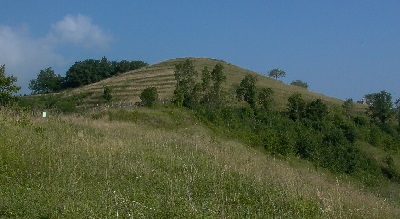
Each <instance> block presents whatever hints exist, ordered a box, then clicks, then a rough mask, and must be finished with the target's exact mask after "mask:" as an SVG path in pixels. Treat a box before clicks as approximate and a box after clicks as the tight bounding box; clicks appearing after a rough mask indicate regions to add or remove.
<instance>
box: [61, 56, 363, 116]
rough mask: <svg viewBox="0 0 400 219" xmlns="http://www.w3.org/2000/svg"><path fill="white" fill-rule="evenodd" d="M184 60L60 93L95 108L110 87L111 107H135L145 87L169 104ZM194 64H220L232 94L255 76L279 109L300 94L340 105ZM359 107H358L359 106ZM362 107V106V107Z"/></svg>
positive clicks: (230, 68)
mask: <svg viewBox="0 0 400 219" xmlns="http://www.w3.org/2000/svg"><path fill="white" fill-rule="evenodd" d="M186 59H187V58H177V59H171V60H167V61H163V62H160V63H156V64H153V65H150V66H147V67H144V68H141V69H138V70H134V71H130V72H126V73H122V74H119V75H116V76H113V77H111V78H108V79H105V80H102V81H99V82H97V83H93V84H90V85H86V86H83V87H80V88H76V89H72V90H68V91H63V92H62V95H63V96H69V95H73V94H79V93H81V94H88V95H86V98H84V100H83V102H82V105H81V106H88V107H89V106H94V105H97V104H99V103H101V102H102V97H101V95H102V94H103V88H104V86H110V87H111V88H112V95H113V99H112V103H115V104H118V103H120V102H123V103H135V102H138V101H140V98H139V96H140V93H141V92H142V91H143V90H144V89H145V88H147V87H153V86H154V87H156V88H157V91H158V94H159V99H161V100H170V99H171V98H172V94H173V91H174V89H175V83H176V81H175V78H174V70H175V65H176V64H178V63H180V62H182V61H184V60H186ZM190 59H191V60H193V61H194V62H193V63H194V65H195V68H196V70H197V71H198V72H201V70H202V69H203V68H204V66H207V67H208V68H209V69H212V68H213V67H214V66H215V65H216V64H217V63H221V64H222V65H223V66H224V72H225V73H226V76H227V80H226V83H224V87H225V89H228V90H232V91H233V92H234V89H235V86H237V85H238V84H239V83H240V81H241V80H242V79H243V77H244V76H245V75H246V74H251V75H255V76H257V79H258V85H259V86H260V87H269V88H272V89H273V90H274V92H275V97H274V99H275V100H276V104H277V106H278V107H280V108H282V107H285V105H286V103H287V102H286V100H287V98H288V97H289V96H290V95H291V94H293V93H300V94H302V95H303V96H304V97H305V98H306V99H317V98H320V99H322V100H324V101H326V102H328V103H332V104H336V105H340V104H341V102H342V101H341V100H338V99H335V98H332V97H328V96H325V95H322V94H318V93H315V92H311V91H309V90H307V89H304V88H300V87H296V86H292V85H287V84H285V83H283V82H281V81H279V80H275V79H273V78H269V77H266V76H264V75H261V74H259V73H256V72H253V71H250V70H247V69H243V68H241V67H238V66H236V65H233V64H231V63H228V62H225V61H222V60H216V59H210V58H190ZM359 107H360V106H359ZM361 107H362V106H361Z"/></svg>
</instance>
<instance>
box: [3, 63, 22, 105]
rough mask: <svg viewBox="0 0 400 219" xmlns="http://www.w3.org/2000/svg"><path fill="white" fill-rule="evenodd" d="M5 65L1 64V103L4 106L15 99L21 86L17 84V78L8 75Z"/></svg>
mask: <svg viewBox="0 0 400 219" xmlns="http://www.w3.org/2000/svg"><path fill="white" fill-rule="evenodd" d="M5 71H6V67H5V65H1V66H0V105H2V106H4V105H7V104H9V103H11V102H12V101H14V100H15V96H14V94H16V93H17V92H18V91H19V90H20V89H21V87H19V86H17V85H15V83H16V82H17V78H16V77H14V76H12V75H11V76H7V75H6V72H5Z"/></svg>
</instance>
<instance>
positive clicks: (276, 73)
mask: <svg viewBox="0 0 400 219" xmlns="http://www.w3.org/2000/svg"><path fill="white" fill-rule="evenodd" d="M268 76H269V77H272V78H275V79H278V78H283V77H285V76H286V72H285V71H283V70H281V69H279V68H275V69H272V70H270V71H269V72H268Z"/></svg>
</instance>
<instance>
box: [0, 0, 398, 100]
mask: <svg viewBox="0 0 400 219" xmlns="http://www.w3.org/2000/svg"><path fill="white" fill-rule="evenodd" d="M399 12H400V1H398V0H395V1H390V0H382V1H375V0H374V1H370V0H363V1H356V0H354V1H348V0H343V1H342V0H336V1H326V0H318V1H314V0H307V1H300V0H298V1H289V0H288V1H281V0H276V1H268V0H264V1H232V0H231V1H223V0H221V1H215V0H214V1H211V0H202V1H183V0H181V1H178V0H171V1H161V0H158V1H157V0H153V1H152V0H147V1H128V0H121V1H101V0H97V1H93V0H86V1H82V0H79V1H77V0H69V1H61V0H60V1H50V0H48V1H45V0H36V1H22V0H3V1H2V2H1V7H0V64H5V65H6V73H7V74H13V75H15V76H17V77H18V80H19V83H20V85H21V86H22V87H23V90H22V91H23V92H25V93H29V90H28V88H27V84H28V83H29V80H31V79H33V78H35V77H36V76H37V74H38V72H39V71H40V69H44V68H46V67H52V68H53V69H55V70H56V73H58V74H61V75H64V74H65V72H66V71H67V70H68V68H69V66H71V65H72V64H73V63H74V62H75V61H81V60H85V59H89V58H94V59H100V58H101V57H102V56H106V57H107V58H108V59H110V60H123V59H126V60H143V61H146V62H148V63H150V64H153V63H157V62H160V61H164V60H167V59H171V58H177V57H189V56H190V57H210V58H216V59H223V60H225V61H228V62H230V63H233V64H236V65H239V66H241V67H244V68H247V69H250V70H253V71H256V72H259V73H266V72H267V71H268V70H270V69H273V68H280V69H283V70H285V71H286V73H287V76H286V77H285V78H283V79H282V80H283V81H284V82H286V83H289V82H291V81H293V80H297V79H300V80H303V81H305V82H307V83H308V84H309V85H310V90H313V91H316V92H318V93H323V94H325V95H328V96H333V97H337V98H341V99H345V98H353V99H354V100H358V99H361V98H362V97H363V96H364V95H365V94H367V93H373V92H379V91H381V90H386V91H388V92H390V93H392V94H393V97H394V98H398V97H399V96H400V91H399V90H398V83H399V82H400V13H399Z"/></svg>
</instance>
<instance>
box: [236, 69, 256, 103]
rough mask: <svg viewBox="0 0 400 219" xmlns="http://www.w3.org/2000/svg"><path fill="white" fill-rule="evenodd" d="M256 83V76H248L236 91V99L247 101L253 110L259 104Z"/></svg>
mask: <svg viewBox="0 0 400 219" xmlns="http://www.w3.org/2000/svg"><path fill="white" fill-rule="evenodd" d="M256 83H257V77H256V76H254V75H246V76H245V77H244V78H243V80H242V81H241V82H240V85H239V87H238V88H237V89H236V97H237V98H238V100H244V101H246V102H247V103H248V104H249V105H250V107H251V108H253V109H255V108H256V103H257V91H256Z"/></svg>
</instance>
